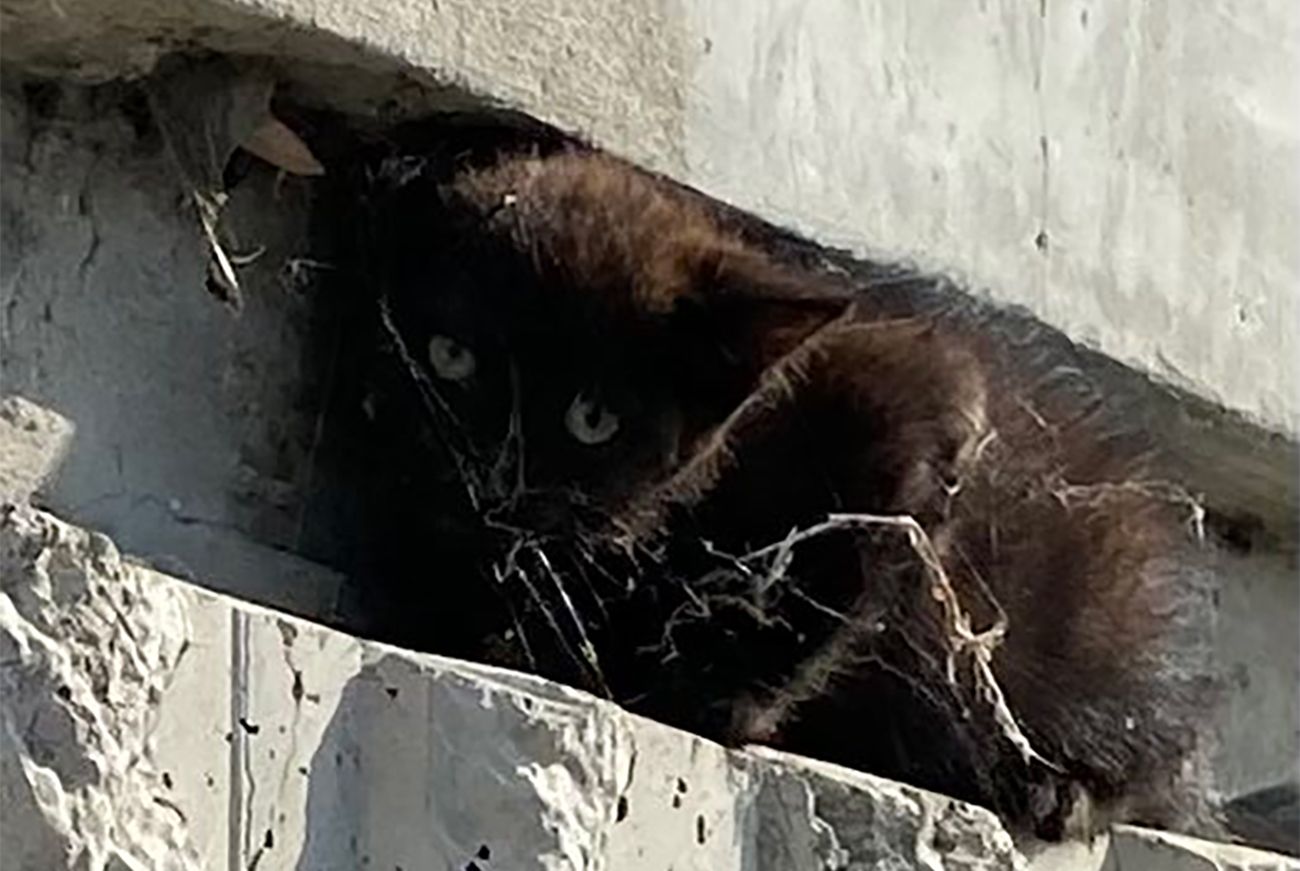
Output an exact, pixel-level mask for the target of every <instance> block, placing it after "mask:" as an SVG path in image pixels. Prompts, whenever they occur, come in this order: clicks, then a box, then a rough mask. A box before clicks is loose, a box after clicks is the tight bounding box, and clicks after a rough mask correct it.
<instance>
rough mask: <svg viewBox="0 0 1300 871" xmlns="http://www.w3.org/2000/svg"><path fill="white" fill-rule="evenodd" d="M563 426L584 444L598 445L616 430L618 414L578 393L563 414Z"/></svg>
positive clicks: (611, 436) (610, 437)
mask: <svg viewBox="0 0 1300 871" xmlns="http://www.w3.org/2000/svg"><path fill="white" fill-rule="evenodd" d="M564 426H565V428H566V429H568V431H569V434H570V435H571V436H573V437H574V438H575V439H577V440H578V441H580V442H582V443H583V444H584V445H599V444H603V443H604V442H607V441H609V440H610V439H612V438H613V437H614V435H615V434H616V433H617V432H618V415H617V414H615V413H614V412H612V411H610V410H609V409H608V408H605V407H604V406H603V405H601V404H600V403H599V402H598V401H596V400H594V399H588V398H587V397H585V396H583V395H582V394H581V393H579V394H578V395H577V396H575V397H573V402H571V403H570V404H569V410H568V411H567V412H565V414H564Z"/></svg>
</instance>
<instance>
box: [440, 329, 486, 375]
mask: <svg viewBox="0 0 1300 871" xmlns="http://www.w3.org/2000/svg"><path fill="white" fill-rule="evenodd" d="M429 365H430V366H432V367H433V372H434V374H435V375H437V376H438V377H439V378H442V379H443V380H445V381H464V380H465V379H466V378H468V377H469V376H471V375H473V374H474V368H475V366H476V365H477V362H476V361H475V359H474V352H473V351H471V350H470V349H469V348H466V347H465V346H464V345H462V344H460V343H459V342H457V341H456V340H455V339H450V338H448V337H446V336H434V337H433V338H431V339H429Z"/></svg>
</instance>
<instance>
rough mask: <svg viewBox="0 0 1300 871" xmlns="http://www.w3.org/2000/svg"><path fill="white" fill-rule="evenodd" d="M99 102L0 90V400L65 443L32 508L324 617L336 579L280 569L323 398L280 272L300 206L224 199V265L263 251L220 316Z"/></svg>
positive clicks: (145, 152) (272, 191)
mask: <svg viewBox="0 0 1300 871" xmlns="http://www.w3.org/2000/svg"><path fill="white" fill-rule="evenodd" d="M100 96H102V95H96V94H95V93H94V92H89V91H84V90H78V89H71V90H60V89H57V88H52V89H49V90H48V92H46V93H45V95H44V96H43V97H41V98H32V99H28V98H26V97H20V96H16V95H15V93H14V86H13V85H12V83H9V84H7V85H6V91H5V94H4V96H3V98H0V112H3V117H2V118H0V172H3V176H4V185H3V189H2V190H0V394H7V393H12V392H18V393H21V394H23V395H24V396H26V397H29V398H30V399H33V400H36V401H37V402H39V403H41V404H42V405H44V406H47V407H49V408H50V409H52V410H53V411H55V412H57V413H59V414H62V415H63V416H65V417H67V418H69V419H71V420H72V421H74V422H75V426H76V436H75V438H73V439H72V441H71V444H70V446H68V448H67V449H66V458H64V460H63V462H62V464H61V466H60V468H59V469H58V471H57V473H56V474H54V475H52V476H51V477H50V479H49V480H48V481H47V482H46V486H45V487H44V488H43V490H42V493H41V500H42V504H44V505H47V506H49V507H51V508H53V509H54V510H57V511H59V512H61V513H63V514H64V515H65V516H69V517H73V518H76V519H78V520H79V521H80V522H82V523H85V524H86V525H89V526H92V527H94V528H97V529H100V530H103V531H104V532H106V533H108V534H110V535H112V536H113V537H114V538H115V540H117V541H119V542H121V543H122V545H123V546H124V547H126V548H128V549H129V550H131V551H132V552H134V553H136V554H139V555H142V556H148V557H150V558H152V559H156V560H158V561H159V562H160V564H163V565H166V567H167V568H168V570H169V571H172V572H173V573H181V574H185V575H190V576H202V577H203V578H204V580H205V582H207V583H210V584H212V585H214V586H216V587H218V588H222V589H237V590H242V591H244V592H246V593H247V594H250V595H254V596H262V597H266V596H270V597H271V598H269V599H267V601H270V602H272V603H274V604H276V605H278V606H280V607H284V608H288V609H290V610H293V611H296V612H299V613H310V614H325V613H328V612H329V610H330V607H331V606H332V603H333V598H334V596H335V595H336V593H335V588H336V587H337V584H338V579H337V577H336V576H335V575H333V573H331V572H327V571H325V570H323V569H321V568H319V567H317V566H313V565H311V564H309V563H307V562H305V561H304V560H301V559H298V558H296V557H294V556H292V555H291V554H289V553H286V552H285V550H287V549H297V547H296V546H297V545H298V544H299V543H300V538H301V536H302V532H303V527H304V520H305V518H306V512H307V507H306V497H305V492H306V490H307V489H308V487H309V485H310V481H311V475H312V468H313V465H312V462H311V460H312V456H313V446H314V444H315V440H316V432H317V420H318V418H319V416H320V414H321V413H322V403H323V401H324V397H323V394H324V392H325V391H324V390H323V388H322V387H321V386H320V385H319V384H318V383H317V382H316V381H315V380H314V378H313V374H314V373H316V372H317V371H318V370H319V369H320V368H321V367H317V366H315V365H313V362H312V361H313V357H312V354H313V353H315V352H314V350H313V348H314V345H313V342H318V341H325V340H324V339H321V338H320V337H321V336H322V335H328V332H327V330H326V328H327V327H328V323H327V322H324V321H325V316H324V315H322V314H321V307H320V306H317V305H316V304H315V303H316V301H315V300H313V299H312V298H311V297H310V296H309V295H307V294H305V293H303V292H301V288H300V287H299V286H298V285H296V284H295V283H294V282H293V281H292V280H291V279H292V277H293V272H292V270H291V269H290V268H289V267H290V266H292V264H293V263H295V262H297V261H296V258H297V257H299V256H300V255H302V254H303V253H304V252H305V251H306V245H307V243H306V230H305V224H306V205H305V204H306V202H307V199H308V192H307V190H306V189H305V188H303V187H302V186H300V185H299V184H297V183H296V182H295V181H294V180H288V181H284V182H282V183H276V181H275V178H274V175H273V174H271V173H269V172H267V173H263V174H259V175H256V176H255V177H254V178H252V179H250V180H249V183H248V184H245V185H243V186H241V188H240V189H239V191H238V192H237V195H236V196H234V197H233V198H232V200H231V202H230V204H229V205H228V207H227V212H228V213H229V214H230V215H231V220H230V221H229V222H228V223H229V226H228V227H227V228H226V229H227V232H228V233H229V234H230V235H229V237H228V238H230V239H231V247H232V250H233V251H235V252H236V253H238V254H249V253H254V254H256V253H258V252H259V251H260V256H258V257H256V258H254V260H253V262H252V263H249V264H248V265H247V266H245V267H243V268H241V270H240V271H241V276H242V278H243V283H244V285H245V289H246V291H247V293H246V300H245V305H244V307H243V309H242V310H241V311H240V312H238V313H235V312H232V311H230V310H229V309H227V308H226V307H224V306H223V305H222V304H221V303H220V302H219V301H217V299H216V298H215V297H213V296H212V295H210V294H208V293H207V292H205V291H204V279H205V269H206V266H207V263H208V255H207V250H206V248H205V246H204V243H203V239H202V235H201V233H200V232H199V231H198V223H197V220H196V219H195V217H194V215H193V213H192V212H191V211H190V208H191V207H190V204H189V202H188V201H187V200H186V199H185V197H184V196H183V195H182V190H181V187H180V185H179V184H178V183H177V182H176V181H175V176H174V174H173V172H172V169H171V166H170V165H169V163H168V162H167V160H166V158H165V156H164V149H163V147H162V143H161V142H160V141H158V140H157V137H156V136H155V137H153V138H148V137H142V135H141V134H139V133H138V132H137V130H136V129H135V128H134V127H133V126H132V123H131V119H130V117H129V115H128V114H126V113H124V112H123V111H121V110H120V108H119V107H118V106H116V105H111V100H110V105H104V104H101V103H100V102H98V100H99V99H100ZM42 100H45V103H42ZM47 104H48V105H47ZM34 106H38V107H41V111H37V109H36V108H34ZM42 112H44V114H42ZM235 228H238V229H235ZM250 539H251V540H250Z"/></svg>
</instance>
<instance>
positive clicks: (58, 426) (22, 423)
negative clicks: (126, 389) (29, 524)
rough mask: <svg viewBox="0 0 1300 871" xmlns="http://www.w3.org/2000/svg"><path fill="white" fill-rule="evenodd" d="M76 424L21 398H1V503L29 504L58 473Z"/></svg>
mask: <svg viewBox="0 0 1300 871" xmlns="http://www.w3.org/2000/svg"><path fill="white" fill-rule="evenodd" d="M72 431H73V426H72V422H71V421H69V420H67V419H66V418H64V417H61V416H60V415H58V414H55V413H54V412H53V411H50V410H49V409H48V408H42V407H41V406H39V405H37V404H36V403H34V402H30V401H28V400H26V399H23V398H22V397H20V396H6V397H3V398H0V503H4V502H26V501H27V500H28V499H30V498H31V496H32V494H33V493H35V492H36V491H37V490H38V489H39V488H40V487H41V485H42V484H44V483H45V481H46V480H47V479H48V478H50V477H51V476H52V475H53V474H54V472H55V471H57V469H58V466H59V464H60V463H61V462H62V461H63V458H64V455H65V454H66V452H67V449H68V443H69V441H71V439H72Z"/></svg>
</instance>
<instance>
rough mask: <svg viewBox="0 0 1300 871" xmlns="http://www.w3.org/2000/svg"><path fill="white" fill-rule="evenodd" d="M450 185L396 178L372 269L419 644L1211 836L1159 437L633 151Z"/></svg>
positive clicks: (1062, 815)
mask: <svg viewBox="0 0 1300 871" xmlns="http://www.w3.org/2000/svg"><path fill="white" fill-rule="evenodd" d="M441 166H442V168H441V169H440V170H438V171H433V170H430V169H429V168H428V166H425V165H424V164H423V163H422V162H421V161H419V160H406V161H404V162H403V161H397V162H393V161H389V162H388V163H387V164H386V167H385V169H384V170H383V172H384V173H386V174H387V176H386V178H387V187H386V188H384V189H383V191H382V192H381V193H378V194H376V195H375V198H374V202H373V214H374V215H375V216H376V221H377V224H376V229H375V232H374V235H373V237H372V238H371V243H370V244H371V245H372V247H373V251H372V252H371V255H372V257H371V261H370V270H371V271H370V272H369V273H368V275H367V277H368V278H370V279H372V280H373V282H374V286H375V287H376V288H377V289H378V291H379V293H378V297H379V308H380V311H381V313H382V317H381V323H382V332H383V335H384V341H385V343H386V347H387V348H388V351H389V356H388V358H387V359H388V360H389V361H390V362H391V363H392V366H391V368H390V370H389V372H388V378H389V381H388V382H387V386H385V387H384V388H383V389H382V390H380V391H379V392H378V393H377V394H376V395H378V396H379V397H380V399H379V401H378V403H377V404H378V406H379V407H378V408H370V409H369V411H370V413H371V414H374V415H378V416H379V417H381V418H386V420H387V422H388V423H387V425H388V426H390V427H394V426H395V427H397V428H398V429H402V428H405V429H406V430H407V431H409V433H410V434H411V435H412V444H415V445H417V446H418V449H419V451H422V452H423V453H419V452H407V451H396V452H393V456H392V457H391V458H390V462H391V463H393V464H394V465H398V466H402V465H405V466H406V467H408V471H409V474H408V478H409V479H410V480H418V481H422V482H423V484H419V483H417V484H415V485H412V486H415V487H417V488H418V487H420V486H425V485H427V488H426V492H427V493H428V494H430V495H429V496H428V498H427V499H426V500H424V501H423V502H421V501H420V500H416V501H415V502H414V503H412V502H411V501H410V500H407V502H405V503H404V505H405V506H406V507H405V508H404V509H403V510H404V515H405V516H404V522H405V523H406V524H407V525H406V526H404V527H403V530H404V532H405V534H412V531H413V530H419V531H420V532H416V533H414V534H416V535H417V537H421V538H422V539H425V540H430V541H431V540H433V539H439V540H441V541H442V542H443V545H444V546H445V547H446V548H448V549H447V550H446V551H445V553H447V554H450V553H452V552H454V555H455V556H454V560H453V559H452V557H448V560H450V561H451V562H454V563H455V565H456V566H457V568H456V569H455V570H454V571H452V570H450V569H444V570H442V571H441V572H440V573H438V577H437V579H436V580H435V579H431V580H430V581H429V586H428V588H427V589H422V590H421V591H419V592H418V593H413V594H409V595H408V597H407V599H406V600H405V602H406V604H405V605H402V606H401V607H402V609H403V610H405V611H407V612H408V616H409V617H410V620H411V621H412V623H413V624H417V625H429V626H432V625H439V626H442V627H443V629H441V630H437V631H435V630H420V631H428V632H432V633H433V634H432V635H431V636H430V637H428V638H426V639H424V640H423V641H419V640H415V639H410V640H409V641H410V643H417V644H422V646H425V647H426V648H430V649H442V650H444V651H447V652H454V653H459V654H462V655H471V656H476V657H479V658H484V659H489V660H492V661H496V662H500V663H503V664H508V665H513V666H517V667H521V668H526V669H530V670H533V671H537V672H539V673H541V674H543V675H546V676H548V677H552V678H555V679H558V680H562V681H566V682H568V683H571V684H575V685H579V686H583V687H585V688H588V689H590V690H592V691H594V692H597V693H600V694H602V695H606V696H608V697H611V698H613V699H614V700H615V701H618V702H620V703H621V704H623V705H625V706H626V707H628V708H630V709H632V710H634V711H638V712H641V713H645V714H647V715H649V716H652V717H655V718H658V719H661V720H663V721H666V722H669V723H672V724H674V725H677V726H681V727H683V728H686V729H690V730H692V731H695V732H697V733H700V734H703V735H706V736H708V737H712V738H716V739H718V740H721V741H725V742H728V743H731V744H744V743H763V744H767V745H771V746H776V747H780V748H784V749H788V750H791V751H795V752H799V753H803V754H806V755H809V756H812V757H816V758H821V759H826V760H830V761H833V762H838V763H842V764H845V765H849V766H852V767H855V768H858V769H862V770H865V771H869V772H873V773H877V774H881V775H885V776H890V777H894V778H897V779H900V780H903V781H907V782H911V783H914V784H917V785H920V786H924V787H928V788H931V789H935V790H938V791H941V792H944V793H947V794H950V795H953V796H955V797H958V798H963V799H967V800H971V801H975V802H978V803H981V804H984V805H986V806H989V807H991V808H993V809H995V810H997V811H998V812H999V813H1000V814H1002V815H1003V816H1004V818H1006V819H1007V820H1008V821H1009V822H1010V823H1011V824H1012V825H1014V826H1016V827H1018V828H1019V829H1020V830H1024V831H1032V832H1034V833H1036V834H1038V835H1040V836H1045V837H1062V836H1064V835H1066V834H1068V833H1069V832H1071V831H1074V829H1073V828H1072V827H1076V826H1080V825H1081V826H1083V827H1084V828H1090V827H1095V826H1096V825H1100V824H1101V823H1102V822H1105V821H1108V820H1112V819H1124V820H1131V821H1137V822H1142V823H1148V824H1153V825H1160V826H1166V827H1172V828H1182V829H1196V830H1198V831H1201V832H1203V833H1204V832H1207V831H1209V830H1211V829H1213V827H1214V826H1215V823H1214V821H1213V814H1212V812H1211V811H1210V810H1209V808H1208V799H1207V798H1206V796H1207V789H1206V786H1205V784H1204V782H1203V781H1200V780H1198V778H1199V777H1200V776H1201V775H1200V771H1199V767H1198V759H1199V757H1200V753H1201V750H1200V742H1201V740H1202V737H1203V736H1202V735H1201V734H1200V730H1201V728H1202V724H1203V722H1204V718H1203V716H1202V713H1203V706H1204V703H1205V699H1206V697H1207V695H1206V692H1207V690H1206V686H1207V681H1206V679H1205V676H1204V675H1202V674H1199V673H1197V672H1196V670H1195V669H1194V668H1191V667H1188V666H1187V665H1186V664H1185V663H1184V662H1183V661H1182V660H1181V659H1180V654H1179V651H1178V650H1177V649H1176V645H1174V644H1173V642H1172V640H1171V639H1172V636H1173V635H1174V634H1176V629H1177V625H1178V624H1179V621H1180V620H1182V619H1183V617H1182V615H1183V611H1182V608H1183V606H1184V604H1185V600H1186V599H1187V596H1186V589H1185V586H1186V584H1187V583H1189V581H1188V578H1189V576H1190V575H1191V574H1192V573H1194V572H1195V571H1196V565H1197V563H1198V560H1199V554H1198V552H1197V546H1196V544H1195V542H1194V541H1193V540H1192V536H1191V535H1190V533H1189V530H1188V523H1187V521H1188V518H1189V516H1190V512H1192V511H1194V510H1195V506H1194V505H1193V504H1191V503H1190V502H1188V501H1186V500H1184V499H1182V498H1181V496H1180V492H1179V491H1178V489H1177V488H1176V487H1173V486H1171V485H1168V484H1165V483H1161V482H1158V481H1154V480H1152V479H1151V478H1150V476H1149V473H1148V471H1147V465H1146V462H1147V459H1148V457H1149V450H1150V446H1149V445H1147V444H1145V442H1144V441H1143V440H1142V439H1141V438H1140V437H1138V435H1139V434H1132V433H1123V432H1120V431H1119V430H1120V429H1121V428H1118V427H1116V426H1115V424H1116V421H1114V420H1111V419H1108V418H1107V416H1106V414H1105V410H1104V408H1102V407H1100V406H1098V405H1097V404H1096V403H1092V402H1088V401H1085V400H1084V399H1082V398H1080V396H1079V395H1078V394H1077V392H1075V391H1072V390H1068V389H1057V388H1056V387H1054V386H1053V382H1051V381H1042V380H1041V379H1040V380H1038V381H1031V380H1029V379H1026V378H1025V377H1023V374H1022V373H1020V372H1019V371H1018V370H1017V366H1016V364H1015V358H1014V355H1013V354H1010V353H1009V352H1008V350H1007V349H1006V348H1005V347H1003V346H1002V345H1001V344H999V342H998V341H997V339H996V338H995V337H993V336H991V335H988V334H985V333H983V332H981V331H980V330H979V329H978V328H975V327H971V328H963V327H961V326H960V325H959V324H958V323H957V322H955V321H951V320H945V319H943V318H938V317H931V316H928V315H924V314H916V313H913V314H912V315H911V316H902V315H900V313H899V311H898V310H897V307H896V306H894V305H893V304H892V303H891V302H889V300H891V299H893V297H891V296H890V295H889V294H888V293H886V292H884V291H883V290H879V291H878V290H877V289H874V288H873V287H871V286H867V287H865V288H863V287H855V286H853V284H852V283H851V282H848V281H846V280H845V279H844V278H843V277H842V276H839V275H836V274H834V273H832V272H827V271H824V270H817V269H812V268H808V266H807V265H806V264H795V263H792V262H790V261H789V260H788V259H786V258H778V257H777V256H774V255H773V254H772V253H771V252H769V251H768V250H766V249H765V248H764V247H763V246H762V245H760V244H757V243H756V242H755V241H754V240H753V239H752V238H749V237H748V236H747V234H746V233H745V232H742V230H741V229H740V228H738V227H736V226H734V225H733V224H732V223H729V222H728V221H727V220H726V219H725V218H724V217H722V216H721V214H720V213H719V211H718V210H717V209H715V208H714V207H713V206H712V204H711V203H710V202H709V201H708V200H707V199H706V198H704V197H703V196H702V195H699V194H696V193H695V192H692V191H689V190H687V189H684V188H682V187H680V186H677V185H675V184H673V183H671V182H669V181H667V180H665V179H663V178H661V177H658V176H655V175H653V174H650V173H647V172H644V171H642V170H639V169H637V168H635V167H633V166H631V165H629V164H627V163H624V162H622V161H619V160H617V159H614V158H612V157H609V156H606V155H602V154H599V153H596V152H593V151H590V150H585V149H577V148H567V147H559V148H550V149H548V150H547V151H546V152H545V153H529V152H528V151H526V150H525V151H518V150H516V151H514V152H506V153H503V154H501V155H494V156H492V157H491V158H490V159H487V160H477V161H469V162H468V163H459V164H458V163H456V162H455V161H446V162H444V164H442V165H441ZM448 167H453V168H451V169H448ZM399 395H400V396H401V397H402V398H400V399H399V398H398V397H399ZM411 476H414V477H411ZM421 476H423V477H421ZM435 494H436V495H435ZM453 503H454V506H453ZM412 504H414V505H416V506H418V508H417V509H412V508H411V507H410V506H411V505H412ZM449 542H450V543H449ZM451 562H449V563H448V564H451ZM447 585H451V586H452V587H455V589H456V596H457V597H458V598H456V599H455V603H456V604H455V605H454V607H451V608H450V610H449V606H448V604H447V603H448V602H449V601H451V600H450V599H448V598H447V597H448V595H449V593H448V587H447ZM472 585H478V587H476V588H475V589H474V591H472V592H467V588H468V587H470V586H472ZM421 596H424V597H426V598H424V599H421ZM396 601H399V602H401V601H402V600H401V599H400V598H399V599H398V600H396ZM421 601H426V602H433V601H439V602H440V603H441V605H440V607H441V608H442V610H441V612H440V617H441V622H440V623H439V622H438V621H437V620H433V619H432V617H431V615H430V614H426V615H424V618H428V619H424V618H422V617H421V616H419V615H418V613H417V612H419V610H420V605H419V602H421ZM470 612H476V613H470ZM479 612H481V613H479ZM484 615H488V616H484ZM429 620H432V622H429ZM439 632H441V633H442V634H441V635H439V634H438V633H439ZM1088 809H1092V810H1093V811H1095V812H1096V815H1095V817H1094V818H1091V819H1088V818H1087V816H1088V813H1087V812H1088Z"/></svg>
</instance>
